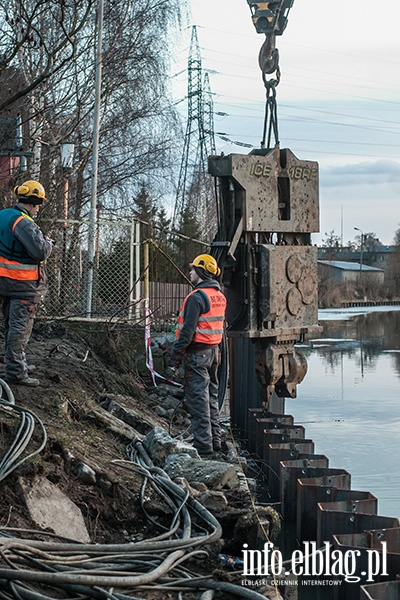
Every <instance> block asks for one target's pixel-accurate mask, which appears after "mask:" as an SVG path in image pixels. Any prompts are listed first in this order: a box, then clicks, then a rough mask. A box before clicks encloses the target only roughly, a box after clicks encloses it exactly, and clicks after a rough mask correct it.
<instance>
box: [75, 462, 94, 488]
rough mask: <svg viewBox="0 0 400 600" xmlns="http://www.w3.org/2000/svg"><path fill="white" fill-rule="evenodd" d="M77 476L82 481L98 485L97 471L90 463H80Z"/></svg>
mask: <svg viewBox="0 0 400 600" xmlns="http://www.w3.org/2000/svg"><path fill="white" fill-rule="evenodd" d="M76 476H77V478H78V479H79V481H82V483H86V484H87V485H96V471H94V470H93V469H92V468H91V467H89V465H85V463H80V464H79V465H78V466H77V469H76Z"/></svg>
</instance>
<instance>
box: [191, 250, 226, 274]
mask: <svg viewBox="0 0 400 600" xmlns="http://www.w3.org/2000/svg"><path fill="white" fill-rule="evenodd" d="M189 267H199V268H200V269H204V270H205V271H207V273H211V275H216V276H217V277H218V275H219V274H220V273H221V269H220V268H219V266H218V264H217V261H216V260H215V258H214V257H213V256H211V254H199V255H198V256H196V258H195V259H194V260H193V262H191V263H190V264H189Z"/></svg>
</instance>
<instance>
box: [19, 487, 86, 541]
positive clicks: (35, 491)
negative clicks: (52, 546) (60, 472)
mask: <svg viewBox="0 0 400 600" xmlns="http://www.w3.org/2000/svg"><path fill="white" fill-rule="evenodd" d="M18 482H19V486H20V489H21V493H22V495H23V497H24V500H25V503H26V506H27V508H28V511H29V514H30V517H31V518H32V520H33V521H35V523H37V525H38V526H39V527H40V528H41V529H50V530H51V531H53V532H54V533H56V534H57V535H60V536H62V537H65V538H68V539H72V540H76V541H78V542H84V543H89V542H91V540H90V536H89V533H88V531H87V529H86V525H85V521H84V520H83V516H82V513H81V511H80V510H79V508H78V507H77V506H76V504H74V503H73V502H72V501H71V500H70V499H69V498H68V497H67V496H66V495H65V494H63V492H62V491H61V490H60V489H59V488H58V487H57V486H55V485H53V484H52V483H50V481H48V480H47V479H46V477H35V478H34V479H27V478H23V477H19V479H18Z"/></svg>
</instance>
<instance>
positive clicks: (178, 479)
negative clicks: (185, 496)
mask: <svg viewBox="0 0 400 600" xmlns="http://www.w3.org/2000/svg"><path fill="white" fill-rule="evenodd" d="M174 482H175V483H176V484H178V485H179V486H180V487H181V488H182V489H184V490H187V491H188V492H189V493H190V495H191V496H193V498H198V497H199V496H200V494H201V493H203V492H205V491H206V490H207V486H205V485H204V484H201V485H202V486H203V488H204V489H202V490H201V491H199V490H198V489H196V488H195V487H194V486H193V485H190V483H189V482H188V480H187V479H185V478H184V477H176V478H175V479H174Z"/></svg>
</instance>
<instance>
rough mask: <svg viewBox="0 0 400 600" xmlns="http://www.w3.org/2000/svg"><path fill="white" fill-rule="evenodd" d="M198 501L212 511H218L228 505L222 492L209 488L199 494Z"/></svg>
mask: <svg viewBox="0 0 400 600" xmlns="http://www.w3.org/2000/svg"><path fill="white" fill-rule="evenodd" d="M198 499H199V501H200V503H201V504H202V505H203V506H204V508H206V509H207V510H209V511H210V512H212V513H214V512H215V513H219V512H221V511H222V510H224V509H225V508H226V507H227V506H228V500H227V499H226V496H225V495H224V493H223V492H219V491H217V490H209V491H207V492H204V493H203V494H201V495H200V496H199V498H198Z"/></svg>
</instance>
